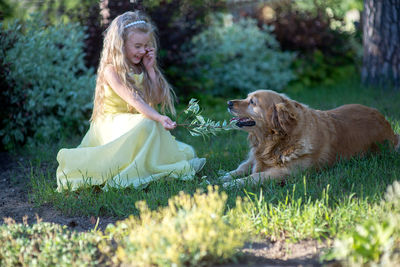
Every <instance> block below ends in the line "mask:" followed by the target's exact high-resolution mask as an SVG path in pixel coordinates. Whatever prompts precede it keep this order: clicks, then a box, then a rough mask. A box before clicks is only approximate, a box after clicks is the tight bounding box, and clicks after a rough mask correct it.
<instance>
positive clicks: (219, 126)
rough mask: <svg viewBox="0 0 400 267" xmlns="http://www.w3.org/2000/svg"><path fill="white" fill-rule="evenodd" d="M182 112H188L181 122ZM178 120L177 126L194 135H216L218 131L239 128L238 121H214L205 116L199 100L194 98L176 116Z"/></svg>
mask: <svg viewBox="0 0 400 267" xmlns="http://www.w3.org/2000/svg"><path fill="white" fill-rule="evenodd" d="M182 113H184V114H186V116H185V119H184V120H183V121H182V122H180V123H179V118H180V117H181V115H182ZM176 121H177V122H178V124H177V126H182V127H184V128H186V129H187V130H188V131H189V133H190V134H191V135H192V136H203V137H205V136H209V135H216V134H217V133H218V132H221V131H227V130H232V129H238V127H237V126H236V124H235V123H236V121H229V122H227V121H226V120H224V121H223V122H220V121H213V120H211V119H209V118H205V117H203V116H202V115H201V110H200V106H199V101H198V100H197V99H195V98H192V99H191V100H190V101H189V104H188V107H187V108H186V109H184V110H183V111H182V112H181V113H179V114H178V115H177V117H176Z"/></svg>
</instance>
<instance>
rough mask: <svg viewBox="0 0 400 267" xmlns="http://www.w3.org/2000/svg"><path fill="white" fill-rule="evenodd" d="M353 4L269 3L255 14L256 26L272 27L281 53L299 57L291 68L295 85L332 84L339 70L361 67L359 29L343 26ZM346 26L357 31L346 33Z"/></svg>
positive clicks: (356, 0)
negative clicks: (290, 53)
mask: <svg viewBox="0 0 400 267" xmlns="http://www.w3.org/2000/svg"><path fill="white" fill-rule="evenodd" d="M345 2H347V3H345ZM350 2H354V3H353V4H350ZM356 2H358V0H351V1H336V0H335V1H331V0H329V1H320V0H317V1H314V0H301V1H290V0H283V1H269V2H268V3H265V4H264V5H263V6H261V7H260V9H259V12H258V14H257V17H258V20H259V21H260V23H266V24H268V25H272V26H273V27H274V34H275V36H276V39H277V40H278V42H279V43H280V45H281V47H282V49H283V50H285V51H296V52H298V54H299V57H298V59H297V60H296V62H295V64H294V69H295V70H296V73H297V77H298V79H297V83H298V84H301V85H303V86H310V85H313V84H320V83H332V81H334V80H337V79H339V78H342V77H343V72H341V70H340V69H341V67H343V66H346V67H347V66H349V65H351V66H354V65H355V64H357V65H359V66H360V65H361V59H362V54H360V51H362V42H361V33H360V27H357V28H355V25H354V24H353V23H352V22H351V23H350V22H348V23H350V24H351V25H347V24H346V19H345V14H346V12H347V11H349V9H351V8H354V7H355V6H357V4H356ZM353 11H354V10H353ZM355 12H356V11H355ZM358 25H359V23H358ZM350 26H353V27H352V28H354V29H357V30H358V31H346V30H345V29H346V28H349V27H350ZM350 28H351V27H350ZM346 72H348V70H344V73H346ZM352 74H353V73H351V75H352Z"/></svg>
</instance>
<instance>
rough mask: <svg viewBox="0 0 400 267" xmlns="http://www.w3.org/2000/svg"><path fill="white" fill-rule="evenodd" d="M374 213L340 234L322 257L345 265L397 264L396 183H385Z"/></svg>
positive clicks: (399, 210)
mask: <svg viewBox="0 0 400 267" xmlns="http://www.w3.org/2000/svg"><path fill="white" fill-rule="evenodd" d="M385 198H386V201H383V202H382V203H381V204H380V205H379V206H377V210H378V211H379V212H378V213H377V214H376V215H375V216H371V217H370V218H369V219H368V220H366V221H364V222H363V223H360V224H358V225H357V226H356V227H355V228H353V229H352V230H351V231H348V232H345V233H342V234H341V235H339V237H338V238H337V239H336V240H335V243H334V246H333V249H332V250H331V251H329V252H328V253H327V254H326V255H324V259H336V260H340V261H342V262H343V265H345V266H398V265H399V264H400V252H399V251H400V250H399V249H400V229H399V227H398V225H399V223H400V205H399V204H400V183H399V182H398V181H395V182H394V183H393V184H392V185H390V186H388V189H387V192H386V194H385Z"/></svg>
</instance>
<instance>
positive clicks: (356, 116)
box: [220, 90, 400, 187]
mask: <svg viewBox="0 0 400 267" xmlns="http://www.w3.org/2000/svg"><path fill="white" fill-rule="evenodd" d="M228 111H229V112H230V113H231V114H232V115H233V116H235V117H234V118H233V119H234V120H236V125H237V126H238V127H239V128H240V129H242V130H244V131H246V132H248V141H249V144H250V152H249V156H248V159H247V160H246V161H244V162H243V163H241V164H240V165H239V167H238V168H237V169H236V170H234V171H231V172H228V173H227V174H225V176H223V177H220V180H221V181H222V182H225V183H224V184H223V186H224V187H229V186H232V185H243V184H245V183H249V184H259V183H261V182H263V181H264V180H266V179H278V178H279V179H281V178H284V177H286V176H290V175H293V174H294V173H295V172H297V171H302V170H305V169H308V168H316V169H318V168H321V167H324V166H330V165H333V164H334V163H335V162H336V161H337V160H338V159H349V158H350V157H352V156H355V155H363V154H365V153H366V152H368V151H378V150H379V146H380V144H382V143H384V142H385V141H386V140H387V141H389V143H390V145H391V146H394V147H395V149H397V150H398V149H399V146H400V136H399V135H398V134H395V133H394V131H393V129H392V128H391V126H390V124H389V122H388V121H387V120H386V119H385V117H384V116H383V115H382V114H381V113H380V112H379V111H378V110H376V109H374V108H370V107H367V106H363V105H359V104H348V105H343V106H340V107H338V108H336V109H332V110H327V111H323V110H315V109H312V108H309V107H308V106H306V105H304V104H301V103H299V102H296V101H293V100H291V99H290V98H288V97H287V96H285V95H284V94H279V93H276V92H274V91H271V90H258V91H255V92H253V93H250V94H249V95H248V96H247V98H246V99H240V100H230V101H228ZM250 171H251V174H250V176H247V177H245V178H242V179H237V180H233V179H234V178H236V177H240V176H244V175H246V174H249V173H250Z"/></svg>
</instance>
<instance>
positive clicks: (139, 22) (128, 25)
mask: <svg viewBox="0 0 400 267" xmlns="http://www.w3.org/2000/svg"><path fill="white" fill-rule="evenodd" d="M142 23H146V21H144V20H137V21H134V22H131V23H129V24H127V25H125V26H124V29H126V28H129V27H131V26H133V25H136V24H142Z"/></svg>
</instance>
